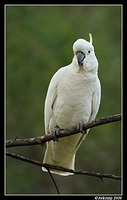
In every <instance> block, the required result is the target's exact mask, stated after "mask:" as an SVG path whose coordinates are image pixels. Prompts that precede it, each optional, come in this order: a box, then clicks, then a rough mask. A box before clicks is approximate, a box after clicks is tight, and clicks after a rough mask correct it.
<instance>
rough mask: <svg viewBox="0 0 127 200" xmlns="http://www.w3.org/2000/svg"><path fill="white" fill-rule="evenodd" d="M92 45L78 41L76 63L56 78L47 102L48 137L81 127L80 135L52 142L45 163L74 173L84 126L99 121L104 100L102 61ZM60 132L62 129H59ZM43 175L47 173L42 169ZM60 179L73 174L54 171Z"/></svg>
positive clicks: (74, 59)
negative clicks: (102, 92) (99, 66)
mask: <svg viewBox="0 0 127 200" xmlns="http://www.w3.org/2000/svg"><path fill="white" fill-rule="evenodd" d="M89 35H90V42H88V41H86V40H84V39H78V40H77V41H76V42H74V44H73V52H74V57H73V60H72V63H71V64H70V65H68V66H65V67H62V68H60V69H59V70H58V71H57V72H56V73H55V74H54V76H53V77H52V79H51V82H50V84H49V88H48V92H47V96H46V100H45V113H44V114H45V134H51V133H53V135H54V138H55V140H57V139H56V138H57V134H58V133H59V130H60V129H67V128H69V127H71V126H75V125H77V126H78V128H79V133H78V134H75V135H71V136H68V137H64V138H59V141H58V142H56V141H55V142H54V141H49V142H48V143H47V148H46V152H45V155H44V160H43V163H46V164H51V165H56V166H62V167H65V168H69V169H74V163H75V155H76V151H77V149H78V147H79V146H80V144H81V142H82V141H83V140H84V139H85V137H86V133H88V130H87V131H86V132H85V133H81V132H83V131H82V130H83V129H82V127H83V123H86V122H90V121H92V120H94V119H95V117H96V115H97V112H98V109H99V105H100V97H101V86H100V81H99V79H98V61H97V58H96V56H95V52H94V47H93V45H92V35H91V34H89ZM59 128H60V129H59ZM42 170H43V171H47V170H46V169H45V168H44V167H42ZM50 171H51V172H52V173H55V174H59V175H64V176H66V175H71V174H72V173H68V172H64V171H58V170H54V169H50Z"/></svg>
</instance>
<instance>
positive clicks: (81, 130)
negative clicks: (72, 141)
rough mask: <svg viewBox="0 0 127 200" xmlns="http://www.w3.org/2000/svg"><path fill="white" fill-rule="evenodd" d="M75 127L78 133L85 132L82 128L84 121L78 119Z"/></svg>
mask: <svg viewBox="0 0 127 200" xmlns="http://www.w3.org/2000/svg"><path fill="white" fill-rule="evenodd" d="M77 129H78V130H79V132H80V133H84V132H86V131H85V130H84V122H83V121H79V122H78V123H77Z"/></svg>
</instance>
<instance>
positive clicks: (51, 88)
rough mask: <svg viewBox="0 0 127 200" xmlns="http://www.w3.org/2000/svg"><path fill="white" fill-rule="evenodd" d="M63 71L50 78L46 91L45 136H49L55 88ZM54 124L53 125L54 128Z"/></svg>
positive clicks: (55, 94) (55, 96)
mask: <svg viewBox="0 0 127 200" xmlns="http://www.w3.org/2000/svg"><path fill="white" fill-rule="evenodd" d="M63 71H64V67H63V68H61V69H59V70H58V71H57V72H56V73H55V74H54V76H53V77H52V79H51V81H50V84H49V87H48V91H47V96H46V100H45V111H44V113H45V114H44V115H45V119H44V120H45V134H49V133H50V132H49V123H50V120H51V117H52V115H53V105H54V103H55V100H56V98H57V86H58V83H59V79H60V78H61V75H62V72H63ZM55 126H56V124H54V127H55Z"/></svg>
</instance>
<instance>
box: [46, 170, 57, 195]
mask: <svg viewBox="0 0 127 200" xmlns="http://www.w3.org/2000/svg"><path fill="white" fill-rule="evenodd" d="M47 170H48V173H49V175H50V177H51V179H52V181H53V183H54V185H55V188H56V191H57V193H58V194H60V191H59V189H58V186H57V184H56V181H55V179H54V178H53V175H52V174H51V172H50V170H49V168H47Z"/></svg>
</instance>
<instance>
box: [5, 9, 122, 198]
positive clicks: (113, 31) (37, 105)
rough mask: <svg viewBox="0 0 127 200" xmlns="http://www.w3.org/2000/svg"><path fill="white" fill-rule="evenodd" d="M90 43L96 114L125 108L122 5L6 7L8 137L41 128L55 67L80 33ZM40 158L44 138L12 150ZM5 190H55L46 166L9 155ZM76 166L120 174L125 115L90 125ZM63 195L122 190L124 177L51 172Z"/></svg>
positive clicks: (41, 132) (67, 60) (64, 60)
mask: <svg viewBox="0 0 127 200" xmlns="http://www.w3.org/2000/svg"><path fill="white" fill-rule="evenodd" d="M89 33H92V35H93V45H94V47H95V53H96V56H97V58H98V61H99V73H98V74H99V78H100V81H101V86H102V98H101V105H100V110H99V113H98V115H97V118H99V117H104V116H108V115H113V114H117V113H120V112H121V6H7V7H6V139H13V138H15V137H18V138H28V137H36V136H40V135H44V116H43V112H44V101H45V97H46V92H47V88H48V84H49V82H50V79H51V77H52V76H53V74H54V73H55V72H56V71H57V70H58V69H59V68H60V67H62V66H65V65H68V64H70V63H71V61H72V58H73V51H72V45H73V43H74V42H75V41H76V40H77V39H78V38H84V39H86V40H88V41H89V35H88V34H89ZM9 151H11V152H15V153H17V154H20V155H24V156H26V157H29V158H31V159H35V160H39V161H42V159H43V155H44V151H45V145H44V146H43V147H42V146H31V147H13V148H11V149H9ZM6 166H7V169H6V193H7V194H55V193H56V190H55V188H54V185H53V183H52V180H51V178H50V176H49V174H48V173H45V172H42V170H41V168H40V167H37V166H34V165H31V164H28V163H24V162H22V161H18V160H15V159H12V158H7V160H6ZM75 168H76V169H80V170H88V171H95V172H102V173H110V174H116V175H120V174H121V127H120V122H116V123H112V124H107V125H103V126H99V127H96V128H93V129H91V130H90V132H89V134H88V136H87V138H86V140H85V141H84V142H83V143H82V144H81V146H80V148H79V150H78V152H77V155H76V166H75ZM54 178H55V180H56V182H57V185H58V187H59V189H60V192H61V193H62V194H120V193H121V183H120V181H116V180H110V179H104V183H102V182H101V180H100V179H98V178H94V177H89V176H78V175H74V176H69V177H61V176H58V175H54Z"/></svg>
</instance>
